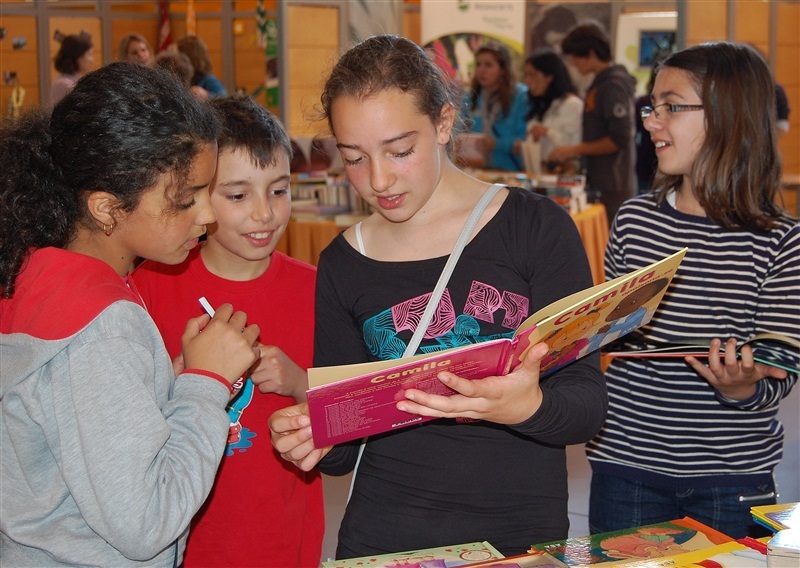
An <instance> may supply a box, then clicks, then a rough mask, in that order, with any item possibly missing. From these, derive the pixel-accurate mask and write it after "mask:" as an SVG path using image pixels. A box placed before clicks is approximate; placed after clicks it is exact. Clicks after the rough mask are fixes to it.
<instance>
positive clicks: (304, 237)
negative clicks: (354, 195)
mask: <svg viewBox="0 0 800 568" xmlns="http://www.w3.org/2000/svg"><path fill="white" fill-rule="evenodd" d="M572 218H573V219H574V220H575V225H577V227H578V232H579V233H580V235H581V239H583V244H584V246H585V247H586V254H587V256H588V257H589V266H591V268H592V277H593V278H594V283H595V284H599V283H601V282H603V280H604V277H603V256H604V254H605V249H606V242H607V241H608V220H607V218H606V210H605V207H603V206H602V205H600V204H592V205H590V206H589V208H588V209H587V210H586V211H582V212H581V213H578V214H577V215H573V217H572ZM346 228H347V227H346V226H342V225H337V224H336V223H335V222H334V221H331V220H328V219H324V218H320V219H319V220H317V219H291V220H290V221H289V227H288V228H287V229H286V232H285V233H284V235H283V237H282V238H281V240H280V241H279V242H278V246H277V247H275V248H276V250H279V251H281V252H284V253H286V254H288V255H289V256H292V257H294V258H297V259H299V260H303V261H305V262H308V263H310V264H314V265H316V264H317V262H318V261H319V253H321V252H322V249H324V248H325V247H326V246H328V243H330V242H331V241H332V240H333V239H334V238H335V237H336V235H338V234H339V233H340V232H341V231H343V230H344V229H346Z"/></svg>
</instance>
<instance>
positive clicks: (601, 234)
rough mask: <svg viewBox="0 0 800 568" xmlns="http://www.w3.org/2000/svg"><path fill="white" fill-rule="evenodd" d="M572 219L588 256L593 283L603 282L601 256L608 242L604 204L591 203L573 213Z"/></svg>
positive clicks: (603, 273) (603, 274)
mask: <svg viewBox="0 0 800 568" xmlns="http://www.w3.org/2000/svg"><path fill="white" fill-rule="evenodd" d="M572 219H573V221H575V225H576V226H577V227H578V232H579V233H580V234H581V239H582V240H583V246H584V247H586V256H588V257H589V266H590V267H591V269H592V278H593V279H594V283H595V284H600V283H602V282H605V269H604V264H603V258H604V257H605V254H606V244H607V243H608V216H607V215H606V208H605V206H603V205H602V204H600V203H593V204H592V205H590V206H589V208H588V209H586V211H581V212H580V213H578V214H576V215H573V216H572Z"/></svg>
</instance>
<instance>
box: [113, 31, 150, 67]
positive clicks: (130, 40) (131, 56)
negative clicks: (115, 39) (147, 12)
mask: <svg viewBox="0 0 800 568" xmlns="http://www.w3.org/2000/svg"><path fill="white" fill-rule="evenodd" d="M119 60H120V61H127V62H128V63H138V64H139V65H144V66H145V67H152V65H153V48H151V47H150V43H149V42H148V41H147V40H146V39H145V38H144V36H143V35H141V34H137V33H130V34H128V35H126V36H125V37H124V38H122V41H121V42H119Z"/></svg>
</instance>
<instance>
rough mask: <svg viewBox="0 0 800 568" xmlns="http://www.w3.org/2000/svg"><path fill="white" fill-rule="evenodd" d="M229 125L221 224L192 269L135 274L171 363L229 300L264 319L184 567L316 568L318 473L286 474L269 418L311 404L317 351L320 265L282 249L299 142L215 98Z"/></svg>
mask: <svg viewBox="0 0 800 568" xmlns="http://www.w3.org/2000/svg"><path fill="white" fill-rule="evenodd" d="M212 104H213V106H215V107H216V108H217V110H218V111H219V115H220V117H221V120H222V124H223V128H222V134H221V136H220V138H219V140H218V145H219V155H218V158H217V172H216V176H215V178H214V181H213V182H212V184H211V187H210V190H209V191H210V194H211V204H212V205H213V207H214V209H215V210H216V212H217V221H216V222H215V223H214V224H212V225H209V228H208V238H207V240H206V242H205V243H203V244H202V246H200V247H197V248H195V249H194V250H193V251H192V252H191V253H190V254H189V257H188V258H187V260H186V261H185V262H183V263H182V264H180V265H178V266H166V265H163V264H159V263H153V262H149V261H148V262H145V263H143V264H142V265H141V266H140V267H139V268H138V269H137V270H136V271H135V273H134V279H135V281H136V285H137V287H138V288H139V291H140V292H141V294H142V297H143V298H144V301H145V304H146V305H147V308H148V310H149V311H150V313H151V315H152V317H153V320H154V321H155V322H156V325H157V326H158V328H159V331H161V333H162V335H163V337H164V342H165V343H166V346H167V349H168V351H169V353H170V355H171V356H173V357H175V356H177V355H178V354H179V353H180V350H181V334H182V333H183V325H184V323H185V321H186V320H187V319H188V318H189V317H192V316H197V315H200V314H202V313H203V308H202V306H201V305H200V303H199V302H198V299H199V298H200V297H205V298H206V299H207V300H208V301H209V302H210V304H211V305H212V306H213V307H216V306H219V305H220V304H223V303H230V304H232V305H233V306H234V307H235V308H236V309H237V310H247V314H248V317H249V321H248V323H250V324H253V323H257V324H258V325H259V327H260V329H261V335H260V336H259V341H260V350H261V359H260V361H259V362H258V363H257V364H256V365H254V367H253V368H252V369H251V370H250V373H249V375H248V379H247V380H246V381H244V382H243V384H242V386H241V388H240V389H239V390H238V392H236V393H235V394H234V396H233V398H232V399H231V402H230V404H229V406H228V414H229V417H230V421H231V427H230V431H229V435H228V445H227V447H226V451H225V456H224V457H223V459H222V463H221V465H220V469H219V472H218V474H217V480H216V483H215V485H214V488H213V489H212V491H211V495H210V496H209V499H208V500H207V501H206V503H205V505H204V506H203V508H202V509H201V510H200V511H199V512H198V514H197V515H196V516H195V518H194V520H193V522H192V530H191V533H190V536H189V542H188V545H187V549H186V558H185V561H184V566H185V567H186V568H191V567H194V566H298V567H301V566H310V567H315V568H316V567H317V566H319V562H320V555H321V548H322V538H323V533H324V514H323V501H322V483H321V479H320V477H319V474H318V473H317V472H309V473H306V472H302V471H300V470H299V469H296V468H292V467H287V465H286V463H285V462H284V461H283V460H281V459H280V457H279V456H278V454H277V453H276V452H275V450H274V449H273V447H272V444H271V442H270V432H269V427H268V425H267V419H268V418H269V416H270V415H271V414H272V413H273V412H275V411H276V410H278V409H280V408H283V407H286V406H290V405H293V404H295V401H298V402H302V401H304V400H305V391H306V389H307V388H308V376H307V374H306V371H305V369H307V368H309V367H311V366H312V355H313V345H314V290H315V279H316V269H315V268H314V267H313V266H310V265H308V264H305V263H303V262H300V261H297V260H295V259H292V258H289V257H287V256H286V255H284V254H282V253H280V252H275V246H276V244H277V243H278V240H279V239H280V238H281V236H282V235H283V233H284V231H285V230H286V227H287V224H288V222H289V217H290V214H291V194H290V188H289V181H290V172H289V162H290V158H291V145H290V142H289V138H288V136H287V134H286V131H285V130H284V128H283V127H282V126H281V124H280V123H279V122H278V120H277V119H276V118H275V116H274V115H273V114H272V113H270V112H269V111H267V110H265V109H263V108H262V107H260V106H259V105H257V104H256V103H255V102H253V101H252V100H251V99H249V98H247V97H243V96H237V97H228V98H224V99H216V100H214V101H212Z"/></svg>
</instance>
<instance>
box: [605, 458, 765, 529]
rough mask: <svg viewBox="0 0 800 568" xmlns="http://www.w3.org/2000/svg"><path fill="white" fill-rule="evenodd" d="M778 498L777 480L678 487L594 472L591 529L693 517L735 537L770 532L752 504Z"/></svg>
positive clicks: (625, 526)
mask: <svg viewBox="0 0 800 568" xmlns="http://www.w3.org/2000/svg"><path fill="white" fill-rule="evenodd" d="M775 502H776V494H775V483H774V481H772V480H771V481H770V482H769V483H767V484H764V485H746V486H736V487H706V488H701V489H672V488H669V487H661V486H657V485H647V484H644V483H641V482H639V481H632V480H629V479H623V478H620V477H616V476H611V475H604V474H598V473H593V474H592V486H591V494H590V497H589V530H590V531H591V533H592V534H597V533H603V532H610V531H616V530H621V529H627V528H630V527H638V526H642V525H650V524H653V523H660V522H664V521H671V520H673V519H680V518H683V517H691V518H693V519H694V520H696V521H700V522H701V523H703V524H705V525H708V526H710V527H713V528H715V529H716V530H718V531H720V532H721V533H724V534H726V535H728V536H730V537H733V538H743V537H745V536H752V537H761V536H769V535H771V534H772V532H771V531H769V530H768V529H766V528H764V527H762V526H761V525H759V524H758V523H756V522H755V521H753V518H752V516H751V515H750V507H753V506H755V505H768V504H773V503H775Z"/></svg>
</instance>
